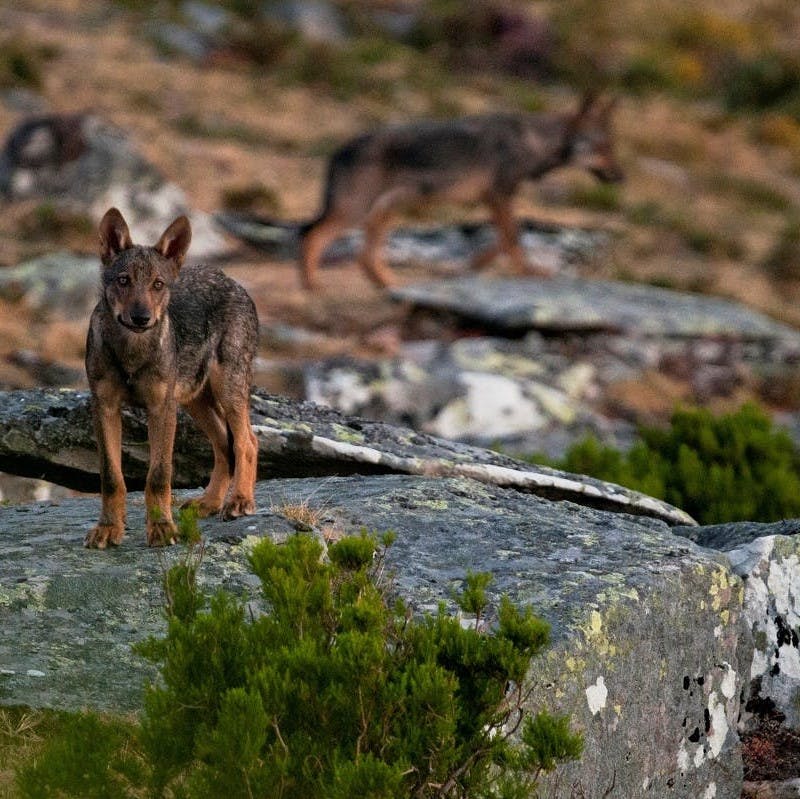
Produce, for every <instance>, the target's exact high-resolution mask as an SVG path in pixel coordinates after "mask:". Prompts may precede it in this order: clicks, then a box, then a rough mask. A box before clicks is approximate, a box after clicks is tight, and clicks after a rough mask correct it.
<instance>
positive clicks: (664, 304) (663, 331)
mask: <svg viewBox="0 0 800 799" xmlns="http://www.w3.org/2000/svg"><path fill="white" fill-rule="evenodd" d="M391 296H392V297H393V298H394V299H395V300H398V301H401V302H408V303H410V304H412V305H415V306H417V307H419V308H425V309H429V310H434V311H443V312H446V313H450V314H454V315H456V316H458V317H461V318H463V319H465V320H469V321H471V322H477V323H479V324H482V325H484V326H485V327H487V328H491V329H495V330H507V331H520V330H529V329H537V330H546V331H553V332H564V331H584V332H586V331H594V330H607V331H613V332H626V333H629V334H638V335H642V336H658V337H730V338H734V339H743V340H754V341H763V340H769V341H773V340H779V341H785V342H786V343H787V345H791V346H792V347H793V348H794V349H796V350H797V351H798V352H800V333H798V332H797V331H795V330H793V329H792V328H790V327H787V326H786V325H781V324H779V323H778V322H774V321H772V320H771V319H769V318H768V317H766V316H764V315H763V314H759V313H758V312H756V311H751V310H749V309H748V308H745V307H744V306H743V305H740V304H738V303H735V302H730V301H728V300H724V299H720V298H717V297H709V296H705V295H700V294H688V293H685V292H679V291H671V290H669V289H662V288H656V287H653V286H645V285H641V284H635V283H621V282H613V281H605V280H583V279H577V278H568V277H562V276H556V277H552V278H534V277H530V278H518V279H505V280H502V279H500V280H495V279H484V278H481V277H467V278H459V279H456V280H439V281H432V282H429V283H421V284H416V285H412V286H404V287H402V288H396V289H392V291H391Z"/></svg>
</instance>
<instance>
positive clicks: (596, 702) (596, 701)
mask: <svg viewBox="0 0 800 799" xmlns="http://www.w3.org/2000/svg"><path fill="white" fill-rule="evenodd" d="M607 699H608V688H606V680H605V677H603V675H602V674H601V675H600V676H599V677H598V678H597V680H596V681H595V684H594V685H590V686H589V687H588V688H587V689H586V702H587V704H588V705H589V711H590V713H591V714H592V715H593V716H596V715H597V714H598V713H599V712H600V711H601V710H602V709H603V708H604V707H605V706H606V700H607Z"/></svg>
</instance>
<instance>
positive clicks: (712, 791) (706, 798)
mask: <svg viewBox="0 0 800 799" xmlns="http://www.w3.org/2000/svg"><path fill="white" fill-rule="evenodd" d="M716 795H717V783H716V782H712V783H710V784H709V786H708V787H707V788H706V790H705V793H704V794H703V799H715V797H716Z"/></svg>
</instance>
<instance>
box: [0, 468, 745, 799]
mask: <svg viewBox="0 0 800 799" xmlns="http://www.w3.org/2000/svg"><path fill="white" fill-rule="evenodd" d="M256 498H257V503H258V507H259V510H258V513H257V515H256V516H253V517H248V518H244V519H239V520H236V521H233V522H230V523H223V522H220V521H218V520H206V521H204V522H203V524H202V528H203V534H204V536H205V537H206V539H207V544H206V550H205V555H204V560H203V565H202V569H201V573H200V583H201V585H202V588H203V590H205V591H213V590H215V589H216V588H218V587H224V588H226V589H229V590H232V591H235V592H237V593H238V594H240V595H242V596H244V597H247V596H252V595H253V594H254V592H255V582H256V581H255V579H254V578H253V577H252V575H249V573H248V571H247V569H246V567H245V563H246V555H247V552H248V549H249V547H250V546H251V544H252V542H253V541H254V540H255V539H256V538H257V537H260V536H264V535H266V536H270V537H272V538H274V539H276V540H281V539H282V538H284V537H285V536H287V535H291V534H293V532H294V531H293V528H292V526H291V524H290V523H289V522H288V521H287V518H286V516H285V515H284V514H283V513H282V509H284V506H285V505H291V504H306V505H307V506H309V507H310V508H311V509H313V510H314V513H315V515H316V516H317V517H318V520H319V521H318V523H317V528H316V529H317V533H318V534H324V535H327V536H336V535H340V534H343V533H357V532H358V531H359V530H361V529H362V528H363V527H366V528H368V529H375V530H378V531H382V530H385V529H393V530H394V531H395V532H396V534H397V541H396V544H395V545H394V546H393V547H392V549H391V551H390V567H391V569H392V570H393V572H394V575H395V584H396V588H397V590H398V591H399V592H400V593H402V595H403V596H404V597H406V598H408V599H410V601H411V603H412V604H413V606H414V607H415V608H416V609H418V610H419V611H424V610H429V609H433V608H435V607H436V606H437V603H438V602H440V601H446V602H447V601H451V594H452V589H453V588H454V586H456V585H457V584H458V581H459V580H461V579H462V578H463V576H464V574H465V572H466V570H468V569H472V570H484V571H490V572H491V573H492V574H493V576H494V582H493V584H492V586H491V598H492V602H493V604H494V606H495V607H496V602H497V599H498V596H499V594H501V593H507V594H509V595H510V597H511V598H512V599H513V600H514V601H516V602H520V603H523V604H525V605H531V606H533V607H534V608H535V609H536V611H537V612H538V613H539V614H541V615H542V616H544V617H545V618H546V619H547V620H548V621H549V622H550V623H551V625H552V630H553V646H552V648H551V650H550V651H549V653H548V654H547V656H546V657H545V658H543V659H542V660H541V662H538V663H535V664H534V666H533V669H532V672H531V678H532V680H533V683H534V686H535V688H534V693H533V695H532V697H531V700H530V704H531V706H532V708H538V707H541V706H542V705H543V704H544V705H546V706H548V707H549V708H551V709H553V710H557V711H562V712H569V713H570V714H571V716H572V719H573V722H574V724H575V726H576V727H577V728H579V729H581V730H582V731H583V734H584V736H585V739H586V752H585V755H584V757H583V759H582V760H581V762H580V763H578V764H575V765H572V766H570V767H568V768H565V769H563V770H561V771H559V772H558V773H556V774H555V775H554V776H553V777H552V779H551V780H550V781H549V782H548V783H547V787H546V788H545V789H544V790H543V791H542V796H549V797H565V798H566V797H570V796H575V795H581V796H585V797H587V799H588V798H592V799H599V797H601V796H603V795H608V794H607V793H606V792H607V791H608V790H609V789H610V788H611V786H614V793H617V794H618V795H620V796H626V797H636V796H647V795H651V796H659V797H668V796H674V797H685V798H686V799H696V797H699V796H715V795H716V796H726V797H733V796H737V795H738V791H739V789H740V785H741V762H740V749H739V742H738V737H737V735H736V720H737V717H738V714H739V696H740V691H741V687H742V686H741V683H740V676H739V675H740V671H741V665H740V664H742V663H744V664H748V665H749V662H750V660H751V656H750V650H749V648H748V647H747V645H746V644H743V643H742V641H741V640H740V636H739V633H738V631H739V626H738V619H739V616H740V614H741V600H742V591H741V583H740V581H739V580H738V578H736V577H734V576H733V575H732V574H731V572H730V570H729V568H728V566H727V562H726V560H725V558H724V557H723V556H721V555H718V554H714V553H712V552H710V551H707V550H704V549H701V548H700V547H697V546H696V545H695V544H693V543H692V542H690V541H688V540H686V539H681V538H678V537H676V536H675V535H673V534H672V532H671V531H670V528H669V527H668V526H667V525H666V524H665V523H664V522H662V521H659V520H655V519H649V518H642V517H634V516H630V515H628V514H619V513H609V512H607V511H600V510H594V509H591V508H586V507H582V506H579V505H576V504H574V503H570V502H553V501H550V500H547V499H543V498H540V497H537V496H534V495H531V494H526V493H522V492H519V491H514V490H509V489H506V488H500V487H497V486H493V485H487V484H482V483H478V482H476V481H474V480H470V479H466V478H442V479H430V478H425V477H417V476H408V475H373V476H356V475H353V476H350V477H328V478H313V479H308V478H302V479H294V480H285V479H284V480H270V481H266V482H261V483H259V484H258V486H257V492H256ZM98 511H99V502H98V500H97V499H94V498H90V499H67V500H63V501H62V502H60V503H59V504H58V505H33V506H30V505H29V506H17V507H8V508H0V623H1V624H2V627H3V630H4V636H3V637H2V642H0V701H2V702H4V703H8V704H16V703H25V704H30V705H33V706H42V705H54V706H57V707H71V708H76V707H83V706H90V707H99V708H114V709H117V710H119V709H135V708H136V707H138V705H139V701H140V697H141V686H142V683H143V681H144V680H145V679H147V678H149V677H152V671H151V670H150V668H149V667H148V666H147V665H146V664H144V663H143V662H142V661H141V660H140V659H138V658H137V657H136V656H135V655H134V654H132V652H131V649H130V646H131V644H133V643H135V642H136V641H138V640H141V639H142V638H143V637H144V636H146V635H148V634H159V633H160V632H161V631H162V630H163V625H164V621H163V614H162V611H161V607H162V595H161V587H160V584H161V577H162V574H163V570H164V568H165V567H166V566H167V565H168V564H169V563H172V562H174V560H175V559H176V558H179V557H180V556H181V548H180V547H175V548H172V549H170V550H168V551H166V552H163V551H154V550H149V549H147V547H146V546H145V544H144V532H143V523H144V507H143V499H142V495H141V494H137V495H133V496H131V497H129V506H128V518H129V523H130V530H129V532H128V536H127V538H126V539H125V540H124V541H123V543H122V545H121V546H120V547H119V548H117V549H114V550H112V551H107V552H97V551H88V550H85V549H83V548H82V546H81V543H82V540H83V536H84V535H85V533H86V531H87V529H88V528H89V527H90V526H91V525H92V524H93V523H94V522H95V521H96V518H97V514H98ZM286 515H289V514H288V512H287V514H286ZM575 791H580V793H577V794H576V793H575ZM709 791H710V793H709ZM714 791H716V793H714Z"/></svg>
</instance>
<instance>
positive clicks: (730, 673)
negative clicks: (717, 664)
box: [719, 662, 737, 699]
mask: <svg viewBox="0 0 800 799" xmlns="http://www.w3.org/2000/svg"><path fill="white" fill-rule="evenodd" d="M722 667H723V668H724V669H725V676H724V677H723V678H722V683H721V684H720V686H719V689H720V691H722V695H723V696H724V697H725V698H726V699H733V697H734V696H736V683H737V675H736V670H735V669H734V668H733V666H731V664H730V663H725V662H723V664H722Z"/></svg>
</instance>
